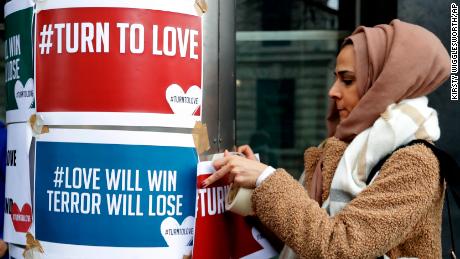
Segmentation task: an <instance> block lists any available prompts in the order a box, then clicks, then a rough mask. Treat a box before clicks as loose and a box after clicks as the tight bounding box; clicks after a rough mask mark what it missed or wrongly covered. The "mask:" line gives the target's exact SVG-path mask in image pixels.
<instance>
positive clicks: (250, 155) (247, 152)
mask: <svg viewBox="0 0 460 259" xmlns="http://www.w3.org/2000/svg"><path fill="white" fill-rule="evenodd" d="M236 151H237V152H240V153H242V154H243V155H244V156H245V157H246V158H247V159H251V160H256V161H257V158H256V156H255V155H254V152H253V151H252V149H251V147H250V146H249V145H242V146H239V147H238V148H237V149H236Z"/></svg>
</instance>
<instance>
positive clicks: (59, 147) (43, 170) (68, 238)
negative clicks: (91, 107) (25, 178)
mask: <svg viewBox="0 0 460 259" xmlns="http://www.w3.org/2000/svg"><path fill="white" fill-rule="evenodd" d="M197 162H198V161H197V154H196V151H195V148H194V143H193V138H192V135H190V134H178V133H153V132H130V131H115V130H70V129H51V130H50V133H47V134H44V135H42V136H40V138H39V139H37V142H36V169H35V221H36V232H35V233H36V239H37V240H39V241H40V242H41V244H42V246H43V248H44V250H45V253H46V255H47V257H46V258H74V257H78V258H133V257H135V258H151V257H152V255H155V257H156V258H182V257H183V256H184V255H186V256H187V255H190V254H191V249H192V244H193V233H194V229H195V218H194V215H195V198H196V195H195V188H194V186H195V185H196V164H197Z"/></svg>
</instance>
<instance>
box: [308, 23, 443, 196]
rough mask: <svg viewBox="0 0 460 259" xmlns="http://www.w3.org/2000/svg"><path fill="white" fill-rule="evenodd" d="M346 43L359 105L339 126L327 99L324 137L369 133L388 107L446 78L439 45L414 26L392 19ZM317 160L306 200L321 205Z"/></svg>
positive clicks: (357, 32)
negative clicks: (351, 56)
mask: <svg viewBox="0 0 460 259" xmlns="http://www.w3.org/2000/svg"><path fill="white" fill-rule="evenodd" d="M350 43H351V44H352V45H353V49H354V51H355V60H356V64H355V65H356V68H355V71H356V80H357V87H358V94H359V97H360V100H359V102H358V104H357V105H356V106H355V108H354V109H353V110H352V111H351V112H350V114H349V115H348V117H347V118H345V119H344V120H343V121H340V117H339V111H338V110H337V106H336V104H335V101H334V100H333V99H332V98H331V99H330V101H329V103H330V105H329V111H328V115H327V127H328V136H329V137H331V136H335V137H336V138H338V139H340V140H342V141H345V142H351V141H352V140H353V138H354V137H355V136H356V135H358V134H359V133H361V132H362V131H363V130H365V129H367V128H369V127H370V126H371V125H372V124H373V123H374V122H375V120H377V119H378V118H379V117H380V114H381V113H383V112H384V111H385V109H386V108H387V107H388V105H390V104H392V103H398V102H400V101H401V100H403V99H410V98H416V97H420V96H424V95H427V94H429V93H431V92H433V91H434V90H435V89H436V88H438V87H439V86H440V85H441V84H442V83H443V82H444V81H445V80H446V79H447V78H448V77H449V74H450V56H449V54H448V53H447V50H446V49H445V47H444V46H443V44H442V43H441V41H440V40H439V39H438V38H437V37H436V36H435V35H434V34H433V33H431V32H430V31H428V30H426V29H424V28H423V27H420V26H418V25H415V24H410V23H406V22H403V21H400V20H397V19H395V20H393V21H392V22H391V23H390V24H381V25H377V26H375V27H365V26H360V27H358V28H357V29H356V30H355V31H354V32H353V33H352V35H351V36H349V37H347V38H346V39H345V41H344V43H343V45H342V47H343V46H345V45H347V44H350ZM322 160H323V157H321V158H320V159H319V161H318V163H317V165H316V168H315V172H314V173H313V178H312V184H311V190H310V192H309V195H310V197H311V198H312V199H315V200H316V201H318V203H320V204H321V202H322V200H321V196H322V173H321V170H322V168H321V167H322Z"/></svg>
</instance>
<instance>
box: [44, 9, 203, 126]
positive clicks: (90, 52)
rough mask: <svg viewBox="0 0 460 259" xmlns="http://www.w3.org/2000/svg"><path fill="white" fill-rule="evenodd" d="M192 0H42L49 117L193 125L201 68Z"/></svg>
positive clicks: (52, 121)
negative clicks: (128, 0) (129, 0)
mask: <svg viewBox="0 0 460 259" xmlns="http://www.w3.org/2000/svg"><path fill="white" fill-rule="evenodd" d="M194 3H195V2H194V0H178V1H167V0H160V1H147V0H139V1H131V2H127V1H122V0H106V1H92V0H79V1H74V0H47V1H38V2H37V12H38V13H37V26H36V28H37V29H36V34H35V35H36V42H37V44H36V49H35V57H36V75H37V77H36V78H37V84H36V89H37V112H38V113H39V114H40V115H42V116H43V119H44V123H45V124H47V125H66V124H71V125H126V126H167V127H190V128H192V127H193V126H194V124H195V121H197V120H201V104H202V71H203V69H202V48H203V46H202V37H203V35H202V34H203V32H202V18H201V17H200V16H199V15H198V14H197V13H196V10H195V8H194V7H193V5H194ZM101 64H103V65H101Z"/></svg>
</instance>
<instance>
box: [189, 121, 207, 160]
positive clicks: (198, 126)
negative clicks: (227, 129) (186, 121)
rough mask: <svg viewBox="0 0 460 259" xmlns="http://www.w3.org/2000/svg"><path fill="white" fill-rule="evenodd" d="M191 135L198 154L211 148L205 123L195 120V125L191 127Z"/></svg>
mask: <svg viewBox="0 0 460 259" xmlns="http://www.w3.org/2000/svg"><path fill="white" fill-rule="evenodd" d="M192 135H193V142H194V143H195V148H196V152H197V153H198V155H201V154H203V153H204V152H206V151H208V150H209V149H210V148H211V146H210V145H209V138H208V128H207V127H206V124H202V123H201V122H199V121H197V122H196V123H195V127H194V128H193V129H192Z"/></svg>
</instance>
